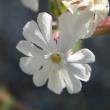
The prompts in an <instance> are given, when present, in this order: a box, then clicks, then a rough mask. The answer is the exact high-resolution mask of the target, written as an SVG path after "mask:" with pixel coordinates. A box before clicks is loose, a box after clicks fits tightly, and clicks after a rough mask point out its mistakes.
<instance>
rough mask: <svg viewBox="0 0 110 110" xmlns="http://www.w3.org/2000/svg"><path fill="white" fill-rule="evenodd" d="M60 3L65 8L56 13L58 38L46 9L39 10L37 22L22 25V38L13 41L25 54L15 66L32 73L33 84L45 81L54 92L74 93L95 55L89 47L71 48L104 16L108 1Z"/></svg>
mask: <svg viewBox="0 0 110 110" xmlns="http://www.w3.org/2000/svg"><path fill="white" fill-rule="evenodd" d="M27 2H29V0H27ZM62 3H63V4H64V5H65V7H66V8H67V10H69V11H66V12H64V13H63V14H61V16H59V24H58V25H59V34H58V37H55V36H54V34H53V31H52V16H51V15H50V14H48V13H46V12H42V13H39V15H38V17H37V22H35V21H33V20H32V21H29V22H28V23H27V24H26V25H25V26H24V28H23V35H24V38H25V40H22V41H20V42H19V43H18V44H17V49H18V50H19V51H20V52H22V53H23V54H24V55H26V56H25V57H22V58H21V59H20V63H19V65H20V67H21V69H22V71H23V72H25V73H26V74H28V75H33V83H34V84H35V85H36V86H37V87H41V86H43V85H44V84H46V82H47V87H48V88H49V89H50V90H51V91H53V92H54V93H56V94H60V93H61V92H62V91H63V89H65V88H66V89H67V91H68V92H69V93H70V94H74V93H78V92H79V91H80V90H81V88H82V84H81V81H85V82H87V81H88V80H89V78H90V76H91V67H90V66H89V63H92V62H94V61H95V56H94V54H93V53H92V52H91V51H90V50H89V49H86V48H84V49H81V50H79V51H77V52H74V51H72V47H73V45H75V43H76V42H77V41H79V40H80V39H85V38H88V37H90V36H92V34H93V33H94V31H95V29H96V27H97V24H98V22H99V21H100V20H102V19H104V18H105V17H106V16H107V14H108V11H109V3H108V0H62ZM27 4H28V3H27ZM32 4H33V6H34V0H32V3H31V5H32ZM80 80H81V81H80Z"/></svg>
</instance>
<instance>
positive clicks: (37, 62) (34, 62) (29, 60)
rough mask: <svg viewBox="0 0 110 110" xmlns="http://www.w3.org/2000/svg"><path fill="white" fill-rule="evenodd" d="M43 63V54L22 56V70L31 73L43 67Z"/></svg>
mask: <svg viewBox="0 0 110 110" xmlns="http://www.w3.org/2000/svg"><path fill="white" fill-rule="evenodd" d="M42 64H43V57H42V56H37V57H22V58H21V59H20V63H19V65H20V68H21V70H22V71H23V72H24V73H27V74H29V75H32V74H34V73H35V72H36V71H38V69H40V68H41V66H42Z"/></svg>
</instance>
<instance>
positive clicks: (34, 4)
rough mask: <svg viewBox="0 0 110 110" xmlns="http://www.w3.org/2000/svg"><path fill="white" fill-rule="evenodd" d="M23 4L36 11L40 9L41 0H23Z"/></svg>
mask: <svg viewBox="0 0 110 110" xmlns="http://www.w3.org/2000/svg"><path fill="white" fill-rule="evenodd" d="M21 2H22V4H23V5H24V6H25V7H27V8H29V9H31V10H32V11H34V12H37V11H38V10H39V0H21Z"/></svg>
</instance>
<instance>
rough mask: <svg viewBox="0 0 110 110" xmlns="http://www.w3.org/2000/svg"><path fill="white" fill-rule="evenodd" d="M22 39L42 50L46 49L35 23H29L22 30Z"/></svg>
mask: <svg viewBox="0 0 110 110" xmlns="http://www.w3.org/2000/svg"><path fill="white" fill-rule="evenodd" d="M23 35H24V38H25V39H26V40H28V41H30V42H32V43H35V44H36V45H37V46H39V47H41V48H42V49H46V46H47V43H46V41H45V39H44V38H43V36H42V34H41V32H40V30H39V27H38V25H37V23H36V22H35V21H33V20H32V21H29V22H28V23H27V24H26V25H25V26H24V28H23Z"/></svg>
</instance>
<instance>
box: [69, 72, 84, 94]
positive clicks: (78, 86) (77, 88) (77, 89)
mask: <svg viewBox="0 0 110 110" xmlns="http://www.w3.org/2000/svg"><path fill="white" fill-rule="evenodd" d="M69 75H70V79H71V82H72V85H73V91H70V90H68V92H69V93H70V94H75V93H78V92H80V91H81V88H82V84H81V82H80V80H79V79H77V78H75V77H74V76H73V75H72V74H71V73H70V74H69Z"/></svg>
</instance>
